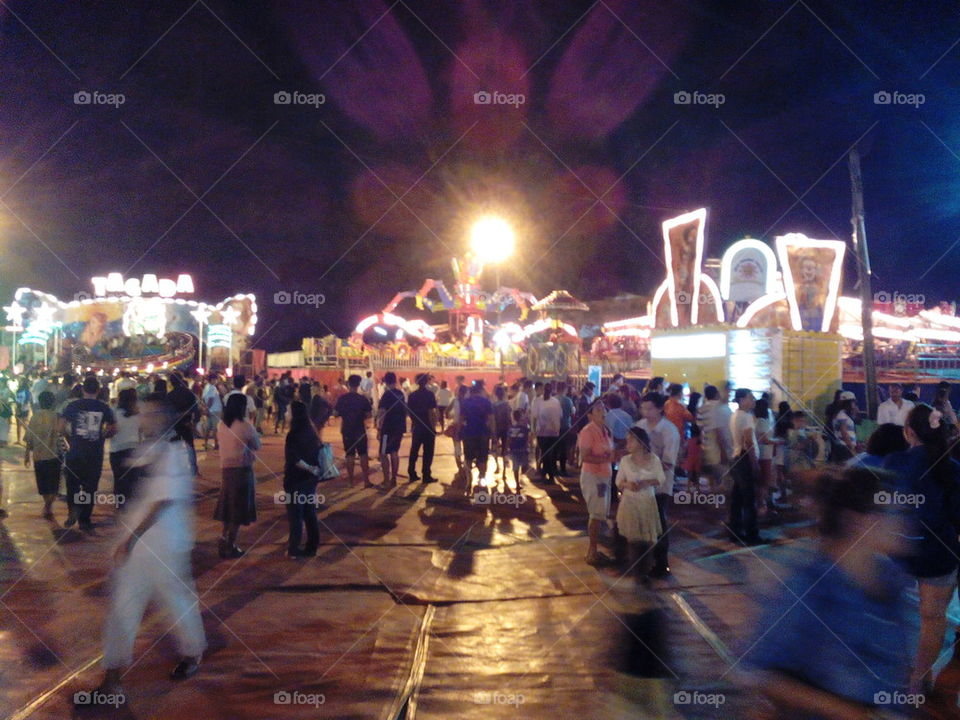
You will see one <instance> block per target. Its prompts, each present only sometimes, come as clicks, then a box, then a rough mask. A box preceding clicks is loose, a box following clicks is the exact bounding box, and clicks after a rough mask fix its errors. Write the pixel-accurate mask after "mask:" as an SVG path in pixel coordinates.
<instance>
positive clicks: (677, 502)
mask: <svg viewBox="0 0 960 720" xmlns="http://www.w3.org/2000/svg"><path fill="white" fill-rule="evenodd" d="M950 389H951V388H950V386H949V384H947V383H941V384H940V385H939V386H938V387H937V388H936V390H935V394H934V396H933V397H932V398H931V399H930V400H931V401H930V403H925V402H922V401H921V399H920V396H919V393H920V389H919V387H916V386H908V387H906V388H904V387H902V386H900V385H898V384H892V385H889V386H888V387H887V388H885V390H886V394H887V395H888V397H887V398H886V399H885V400H884V402H882V403H881V404H880V406H879V412H878V418H877V422H876V423H873V422H872V421H870V420H869V419H868V418H864V417H863V414H862V413H861V411H860V409H859V407H858V404H857V399H856V396H855V395H854V394H853V393H852V392H850V391H844V390H838V391H837V393H836V394H835V396H834V398H833V401H832V402H831V403H830V405H829V406H828V407H827V408H826V412H825V418H826V422H821V421H820V420H819V419H818V416H816V415H815V414H813V413H811V412H810V410H809V409H808V408H797V409H794V408H791V407H790V405H789V404H788V403H787V402H780V403H779V404H778V405H777V409H776V412H774V410H773V408H772V405H773V399H772V398H771V397H770V396H769V395H768V394H766V393H757V392H753V391H752V390H751V389H749V388H732V387H730V386H729V385H724V386H715V385H706V386H704V387H703V388H702V393H701V392H699V391H691V389H690V388H687V387H684V386H682V385H679V384H669V385H666V386H665V385H664V383H663V381H662V379H660V378H653V379H652V380H650V381H649V382H647V383H645V384H644V385H643V386H642V387H640V386H639V383H632V382H627V381H626V380H625V378H623V377H622V376H614V378H613V379H612V381H611V382H610V383H609V385H608V386H607V387H605V388H604V389H603V392H600V391H599V389H598V388H596V387H595V386H594V385H593V384H592V383H590V382H586V383H583V385H582V386H581V387H579V388H576V387H575V385H574V383H571V382H568V381H542V382H538V381H534V380H530V379H523V380H520V381H517V382H515V383H512V384H510V385H507V384H504V383H499V384H497V385H495V386H494V387H493V388H492V389H488V388H487V387H486V385H485V383H484V382H483V381H482V380H475V381H473V382H472V383H468V382H466V380H465V379H464V378H463V377H457V378H456V380H455V382H454V384H453V387H448V384H447V382H445V381H443V382H440V383H437V382H435V381H434V379H433V378H432V377H431V376H429V375H427V374H421V375H418V376H416V377H415V378H413V383H411V382H410V381H409V379H404V378H398V377H397V376H396V374H395V373H393V372H386V373H384V374H383V376H382V377H381V378H374V377H373V373H372V372H367V373H366V374H365V376H360V375H351V376H349V377H348V378H347V379H346V381H345V382H338V383H337V384H336V386H335V387H334V388H333V389H330V388H327V387H325V386H323V385H321V384H319V383H317V382H314V381H311V380H309V379H307V378H301V379H300V380H299V381H297V380H295V379H294V378H293V377H292V375H291V374H290V373H285V374H284V375H282V376H280V377H274V378H270V379H268V378H267V377H266V376H265V375H259V376H257V377H255V378H253V379H252V380H250V381H249V382H248V381H247V380H246V379H245V378H243V377H240V376H236V377H232V378H227V377H223V376H219V375H216V374H212V375H209V376H207V377H205V378H201V379H199V380H197V381H194V382H188V380H187V379H186V378H185V377H184V376H183V375H181V374H180V373H179V372H175V371H174V372H169V373H164V374H163V375H162V376H160V375H155V376H152V377H138V376H134V375H132V374H128V373H120V374H119V375H118V376H117V377H116V378H114V379H113V380H112V382H109V383H106V382H101V380H100V379H98V377H97V376H96V375H93V374H88V375H86V376H84V377H74V376H72V375H69V374H67V375H63V376H61V377H51V376H48V375H46V374H43V373H41V374H39V375H38V376H37V377H34V378H30V377H20V378H17V379H16V381H12V380H9V379H7V382H0V408H2V412H0V420H2V421H3V422H4V423H5V425H4V426H2V427H0V439H4V440H9V438H10V436H11V430H12V428H11V426H10V423H11V422H13V423H15V425H16V432H15V435H14V437H15V438H16V440H15V441H14V442H16V443H22V445H23V448H24V457H23V460H24V464H25V465H26V466H29V465H30V464H31V463H32V465H33V468H34V474H35V479H36V485H37V491H38V493H39V495H40V496H41V498H42V501H43V510H42V513H43V515H44V517H46V518H53V517H54V512H55V503H56V501H57V499H58V497H60V487H61V480H62V481H63V482H65V484H66V489H67V492H66V501H67V510H68V514H67V517H66V519H65V521H64V526H65V527H68V528H69V527H72V526H73V525H78V527H79V529H80V530H81V531H82V532H83V533H84V534H94V533H95V531H94V526H93V521H92V511H93V507H94V505H95V504H97V503H100V502H102V500H99V499H98V498H100V496H101V495H102V494H101V493H100V492H99V482H100V476H101V473H102V469H103V466H104V459H105V458H104V455H105V451H106V450H107V449H108V451H109V466H110V468H111V470H112V474H113V480H114V484H113V493H112V497H113V502H114V503H115V504H116V506H117V517H118V518H119V521H118V523H119V524H120V525H122V527H123V531H122V533H121V534H122V535H123V537H122V538H121V541H120V543H119V545H118V549H117V551H116V556H115V558H116V561H117V566H116V570H115V575H114V583H113V586H112V587H113V594H112V601H111V606H110V610H109V612H108V622H107V628H106V632H105V639H104V642H105V652H104V657H105V660H104V664H105V668H106V670H107V674H106V677H105V680H104V685H103V689H104V690H105V691H106V690H111V689H113V690H115V689H116V688H117V687H119V677H120V673H122V670H123V668H124V667H126V665H127V664H128V663H129V657H130V652H131V649H132V643H133V640H134V638H135V636H136V631H137V628H138V626H139V621H140V617H141V616H142V614H143V608H144V607H145V606H146V604H147V603H148V602H149V601H150V600H151V599H157V600H159V601H160V602H161V603H162V604H164V605H165V606H166V607H168V608H169V609H170V611H171V612H172V613H174V614H175V617H179V618H181V622H179V623H178V624H177V630H176V632H177V638H178V642H179V646H180V650H181V655H182V660H181V661H180V663H179V664H178V665H177V668H176V669H175V671H174V675H175V677H189V676H190V675H192V674H193V673H195V672H196V670H197V667H198V665H199V662H200V658H201V655H202V653H203V648H204V647H205V641H204V638H203V630H202V625H201V624H200V623H199V615H198V614H197V608H196V601H195V594H194V590H193V583H192V578H191V572H190V561H189V555H190V549H191V548H192V546H193V542H194V538H193V530H192V519H191V516H192V513H193V492H192V490H193V483H194V478H195V477H196V476H197V475H198V473H199V469H198V465H197V454H196V449H195V445H196V442H197V441H198V440H199V441H200V442H202V447H203V448H204V449H206V448H208V447H209V446H210V443H211V441H212V443H213V446H214V448H215V449H217V450H218V451H219V453H218V457H219V462H220V467H221V484H220V493H219V496H218V499H217V503H216V507H215V510H214V518H215V519H216V520H218V521H220V522H221V523H222V524H223V532H222V534H221V537H220V540H219V543H218V552H219V555H220V557H221V558H224V559H236V558H241V557H242V556H243V555H244V551H243V550H242V549H241V548H240V547H239V545H238V534H239V531H240V528H241V527H243V526H246V525H249V524H251V523H253V522H255V521H256V519H257V507H256V482H255V465H256V463H257V462H258V452H259V451H260V449H261V442H262V441H261V438H262V436H263V435H264V434H266V433H269V432H270V431H271V430H272V432H273V433H275V434H281V433H282V434H285V439H284V467H283V491H284V493H283V495H284V504H285V505H286V513H287V517H288V521H289V536H288V547H287V553H288V555H289V556H290V557H291V558H306V557H312V556H314V555H315V554H316V552H317V548H318V545H319V542H320V533H319V527H318V521H317V516H316V510H317V504H318V502H317V494H316V489H317V485H318V483H319V482H321V481H323V480H326V479H330V478H332V477H336V476H337V475H338V474H339V469H338V464H337V463H334V462H333V457H332V450H331V447H330V445H329V444H328V443H325V442H324V441H323V435H324V432H325V429H326V428H327V427H328V426H329V425H330V424H334V423H336V422H337V420H338V421H339V430H340V435H341V440H342V443H343V449H344V461H343V462H342V463H339V465H342V466H343V468H344V469H345V471H346V479H347V482H348V483H349V484H351V485H352V484H353V483H354V482H355V471H356V467H355V461H356V459H357V458H359V460H360V463H359V464H360V478H359V482H360V483H361V485H362V486H364V487H375V488H377V489H379V490H389V489H391V488H393V487H395V486H396V484H397V483H398V478H400V477H403V475H402V474H401V472H400V470H401V463H400V459H401V458H400V449H401V442H402V440H403V438H404V436H405V435H407V433H408V432H409V436H410V445H409V453H408V456H407V458H406V459H407V467H406V476H405V477H406V480H407V482H409V483H414V482H423V483H433V482H437V480H438V478H437V477H436V476H435V474H434V471H433V458H434V455H435V451H436V442H437V436H438V435H443V436H445V437H448V438H450V440H451V444H452V447H453V455H454V458H455V461H456V467H457V475H456V477H455V478H452V479H451V483H456V482H459V483H462V485H463V487H465V489H466V492H467V494H468V495H473V494H474V493H476V492H478V491H481V490H482V491H483V492H486V493H498V492H501V483H502V492H503V493H505V494H507V493H509V494H519V493H522V492H523V491H524V486H525V483H527V482H535V483H538V484H541V485H544V486H547V487H548V486H550V485H552V484H557V483H561V482H563V478H564V477H568V476H570V475H571V474H572V473H578V474H579V489H580V493H581V495H582V499H583V503H584V505H585V508H586V512H587V515H588V519H587V553H586V557H585V561H586V563H588V564H589V565H592V566H596V567H605V566H609V567H611V568H614V567H616V568H618V569H617V570H616V571H612V570H611V571H609V572H615V577H617V578H618V580H617V582H618V583H620V582H622V583H623V585H624V586H625V587H629V588H632V589H634V590H636V591H643V589H644V588H650V587H651V586H652V582H653V580H654V579H657V578H665V577H667V576H669V575H670V573H671V569H670V555H669V552H670V530H671V528H672V527H673V526H674V525H675V524H676V522H677V519H678V518H679V517H682V513H680V512H679V511H680V510H682V506H683V505H684V504H687V505H695V506H698V507H710V506H712V507H714V508H716V516H715V517H716V519H717V521H719V522H722V523H723V529H724V531H725V533H726V535H727V537H728V539H729V540H731V541H733V542H734V543H735V544H736V545H737V546H742V547H746V548H754V547H756V546H759V545H762V544H765V543H768V542H771V540H770V539H769V538H766V537H764V536H762V535H761V534H760V532H759V525H760V524H761V522H763V523H765V524H767V525H775V524H776V523H777V522H778V520H779V519H780V518H781V517H793V515H792V511H793V510H796V509H797V506H798V505H802V506H803V507H804V508H808V507H811V506H812V507H815V508H816V513H817V516H818V520H819V522H818V531H819V534H820V538H819V540H818V541H817V546H816V548H817V549H816V552H815V553H814V554H813V556H812V557H811V559H810V560H809V562H807V563H806V564H804V565H803V566H802V567H800V568H799V569H798V570H797V571H796V573H795V576H794V577H793V578H791V579H790V580H789V581H788V582H786V583H784V592H783V593H781V596H780V597H779V598H776V599H774V600H772V601H771V603H770V604H769V606H768V610H769V611H770V612H771V613H775V612H779V613H780V615H779V616H778V617H773V616H772V617H773V619H772V620H771V622H775V621H776V622H780V623H781V629H780V630H779V631H778V632H776V633H773V634H764V635H762V636H760V637H758V638H757V639H756V642H755V643H754V646H752V647H751V649H750V651H749V653H748V654H747V658H746V662H748V663H749V664H750V666H751V667H752V668H754V669H755V670H756V673H755V675H754V677H756V678H759V680H758V682H759V688H760V690H761V692H763V693H764V694H765V695H766V696H767V697H768V699H769V700H770V701H771V702H772V703H774V704H775V705H777V706H782V707H785V708H789V709H790V710H789V711H790V712H796V713H802V712H806V713H808V714H811V715H813V716H817V715H816V713H820V716H823V717H857V716H858V715H857V714H856V713H857V712H866V710H865V709H869V708H870V707H872V706H874V705H876V702H875V700H874V697H873V696H874V694H876V693H893V692H896V691H903V692H904V693H912V694H913V695H907V696H908V697H918V696H925V694H930V693H933V692H935V688H934V684H933V678H934V676H935V667H937V666H938V663H939V664H941V665H942V660H943V657H941V656H942V653H943V643H944V637H945V634H946V632H947V614H946V613H947V607H948V604H949V602H950V600H951V598H952V597H953V595H954V592H955V591H956V588H957V573H958V566H960V463H958V462H957V461H956V460H955V459H954V456H955V455H957V454H958V443H957V440H958V434H960V426H958V421H957V415H956V412H955V411H954V409H953V407H952V405H951V402H950ZM4 431H5V432H4ZM371 431H372V432H374V434H375V439H376V443H377V451H376V454H377V457H378V459H379V467H380V473H381V474H382V481H381V482H379V483H374V482H373V478H372V473H373V470H372V468H371V462H370V457H369V455H370V450H369V446H368V435H369V433H370V432H371ZM491 460H492V472H490V470H491ZM508 468H509V469H510V470H512V472H508ZM418 470H419V473H418ZM511 480H512V482H511ZM698 498H713V501H712V502H711V501H707V502H701V501H700V500H698ZM808 499H809V500H810V501H811V503H812V505H811V504H810V503H808V504H805V505H804V504H803V503H804V502H805V500H808ZM721 507H725V511H721V510H720V508H721ZM673 515H677V516H678V517H671V516H673ZM723 515H725V518H724V517H722V516H723ZM724 520H725V521H724ZM304 536H305V537H304ZM301 543H303V544H301ZM601 547H604V548H605V549H608V550H610V551H611V552H610V553H609V554H607V553H604V552H602V551H601ZM170 568H173V571H174V572H175V574H176V575H177V577H178V578H179V582H175V583H171V582H168V581H167V578H165V576H164V572H167V571H169V569H170ZM824 578H829V581H824ZM911 582H912V584H913V586H915V587H917V588H918V591H919V612H918V613H917V614H916V618H915V620H916V621H917V624H918V625H919V634H918V637H917V638H916V642H915V643H914V645H911V644H910V642H908V641H907V639H906V638H905V637H902V636H901V635H902V634H903V633H907V632H908V630H909V626H910V623H909V613H910V610H909V605H907V604H905V603H904V594H903V591H904V589H905V588H907V587H909V586H910V585H911ZM172 586H175V587H174V589H171V587H172ZM812 586H816V588H817V590H816V592H815V593H813V594H812V595H811V596H810V598H809V601H805V602H803V603H796V602H794V601H795V600H796V598H797V597H798V596H800V595H801V594H803V593H808V592H809V591H810V590H811V587H812ZM914 612H915V613H916V611H914ZM866 617H869V618H871V622H863V619H864V618H866ZM778 618H779V620H778ZM874 621H875V623H880V624H882V625H883V627H894V626H896V627H897V628H898V630H897V631H896V632H893V631H892V630H891V631H890V632H889V633H887V634H882V633H880V632H879V630H878V627H879V626H878V627H874V625H873V624H871V623H874ZM878 638H881V639H879V640H878ZM910 647H915V652H912V655H911V656H910V657H908V654H909V653H908V652H907V651H906V650H905V649H906V648H910ZM819 648H832V651H831V652H833V654H829V653H823V652H821V653H820V656H821V657H825V658H827V659H826V660H821V661H819V662H818V663H817V664H816V665H813V664H811V662H810V657H811V655H812V654H813V650H815V649H819ZM834 651H835V652H834ZM864 657H865V658H867V659H866V661H865V660H864ZM881 670H882V671H883V672H882V673H881V672H880V671H881ZM798 684H799V685H801V686H802V690H803V691H802V692H801V691H800V690H798V687H797V686H798ZM862 716H864V717H867V716H868V715H866V714H864V715H862Z"/></svg>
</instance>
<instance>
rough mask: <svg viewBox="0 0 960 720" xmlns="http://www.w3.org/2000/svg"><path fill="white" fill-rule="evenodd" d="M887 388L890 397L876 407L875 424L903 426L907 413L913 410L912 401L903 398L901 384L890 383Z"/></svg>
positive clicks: (905, 422)
mask: <svg viewBox="0 0 960 720" xmlns="http://www.w3.org/2000/svg"><path fill="white" fill-rule="evenodd" d="M887 389H888V390H889V391H890V397H889V398H888V399H886V400H884V401H883V402H882V403H880V407H878V408H877V424H878V425H884V424H886V423H893V424H894V425H899V426H900V427H903V426H904V425H906V424H907V414H908V413H909V412H910V411H911V410H913V408H914V403H912V402H910V401H909V400H905V399H904V397H903V386H902V385H901V384H900V383H890V384H889V385H887Z"/></svg>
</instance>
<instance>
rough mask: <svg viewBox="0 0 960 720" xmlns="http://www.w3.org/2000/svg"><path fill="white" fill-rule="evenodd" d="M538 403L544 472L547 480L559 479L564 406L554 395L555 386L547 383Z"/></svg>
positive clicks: (538, 423) (538, 432)
mask: <svg viewBox="0 0 960 720" xmlns="http://www.w3.org/2000/svg"><path fill="white" fill-rule="evenodd" d="M538 399H539V400H540V402H539V403H538V405H537V417H536V421H537V447H538V449H539V451H540V461H541V463H542V464H543V474H544V476H545V477H546V480H547V482H556V481H557V472H558V470H557V462H558V460H559V458H558V453H559V452H560V422H561V421H562V419H563V408H562V407H561V406H560V400H559V399H558V398H556V397H554V396H553V386H552V385H551V384H550V383H547V384H546V385H545V386H544V388H543V398H538Z"/></svg>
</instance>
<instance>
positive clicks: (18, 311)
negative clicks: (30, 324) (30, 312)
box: [3, 300, 27, 328]
mask: <svg viewBox="0 0 960 720" xmlns="http://www.w3.org/2000/svg"><path fill="white" fill-rule="evenodd" d="M3 309H4V310H5V311H6V313H7V320H9V321H11V322H12V323H13V325H14V327H16V328H22V327H23V314H24V313H25V312H26V311H27V308H25V307H24V306H23V305H21V304H20V303H18V302H17V301H16V300H14V301H13V302H12V303H10V304H9V305H4V306H3Z"/></svg>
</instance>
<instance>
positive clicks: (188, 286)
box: [177, 274, 193, 295]
mask: <svg viewBox="0 0 960 720" xmlns="http://www.w3.org/2000/svg"><path fill="white" fill-rule="evenodd" d="M177 292H178V293H184V294H185V295H191V294H192V293H193V278H192V277H190V276H189V275H186V274H182V275H178V276H177Z"/></svg>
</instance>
